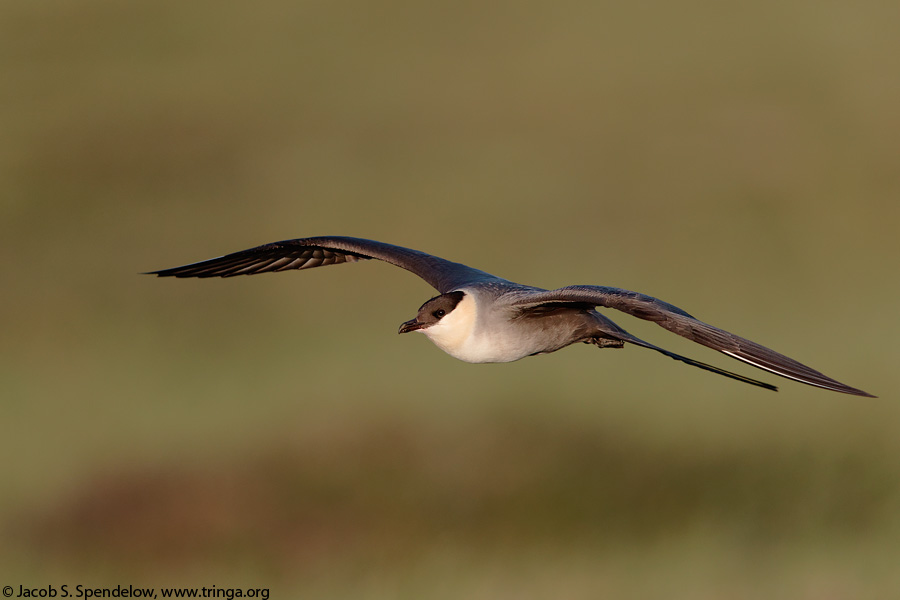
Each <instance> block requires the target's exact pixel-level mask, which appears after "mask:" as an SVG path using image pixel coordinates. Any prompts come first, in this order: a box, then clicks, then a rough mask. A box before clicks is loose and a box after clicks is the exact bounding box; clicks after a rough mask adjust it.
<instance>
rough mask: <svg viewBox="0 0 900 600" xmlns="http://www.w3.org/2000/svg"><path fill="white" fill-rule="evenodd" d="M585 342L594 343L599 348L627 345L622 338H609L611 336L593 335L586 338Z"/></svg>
mask: <svg viewBox="0 0 900 600" xmlns="http://www.w3.org/2000/svg"><path fill="white" fill-rule="evenodd" d="M584 343H585V344H594V345H595V346H597V347H599V348H621V347H622V346H624V345H625V342H623V341H622V340H620V339H616V338H609V337H596V336H595V337H592V338H588V339H586V340H584Z"/></svg>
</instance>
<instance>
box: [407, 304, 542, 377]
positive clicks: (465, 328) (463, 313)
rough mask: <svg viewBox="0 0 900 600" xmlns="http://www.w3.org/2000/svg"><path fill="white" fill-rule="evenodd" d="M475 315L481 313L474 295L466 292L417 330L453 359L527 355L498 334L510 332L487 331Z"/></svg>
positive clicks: (471, 360) (498, 359) (499, 359)
mask: <svg viewBox="0 0 900 600" xmlns="http://www.w3.org/2000/svg"><path fill="white" fill-rule="evenodd" d="M479 316H481V317H484V316H485V315H479V311H478V303H477V301H476V300H475V297H474V296H473V295H472V294H471V293H468V292H466V295H465V296H463V299H462V300H461V301H460V302H459V304H457V305H456V308H454V309H453V310H452V311H451V312H450V313H449V314H448V315H447V316H445V317H444V318H443V319H441V320H440V321H438V322H437V323H435V324H434V325H432V326H431V327H428V328H426V329H420V330H419V331H421V332H422V333H424V334H425V335H427V336H428V339H430V340H431V341H432V342H434V344H435V345H436V346H437V347H438V348H440V349H441V350H443V351H444V352H446V353H447V354H449V355H450V356H452V357H453V358H457V359H459V360H462V361H465V362H469V363H496V362H510V361H514V360H519V359H520V358H524V357H525V356H527V355H528V354H530V352H527V351H526V352H523V351H522V349H520V348H518V347H517V346H516V344H515V343H514V342H515V340H513V339H506V338H507V337H508V336H504V335H502V334H503V333H509V332H510V331H507V330H506V329H505V328H501V331H496V330H495V331H487V330H486V328H485V327H484V326H483V324H482V326H481V327H479V324H480V322H479Z"/></svg>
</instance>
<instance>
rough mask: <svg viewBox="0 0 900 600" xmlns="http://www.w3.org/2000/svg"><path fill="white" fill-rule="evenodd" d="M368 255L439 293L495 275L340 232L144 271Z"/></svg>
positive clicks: (197, 272)
mask: <svg viewBox="0 0 900 600" xmlns="http://www.w3.org/2000/svg"><path fill="white" fill-rule="evenodd" d="M372 258H374V259H377V260H383V261H384V262H387V263H390V264H392V265H395V266H398V267H400V268H402V269H406V270H407V271H410V272H412V273H414V274H416V275H418V276H419V277H421V278H422V279H424V280H425V281H426V282H427V283H428V284H429V285H431V286H432V287H434V288H435V289H436V290H437V291H439V292H440V293H442V294H445V293H447V292H451V291H453V290H455V289H458V288H460V287H464V286H466V285H469V284H472V283H475V282H479V281H487V280H498V279H499V278H497V277H495V276H493V275H490V274H488V273H485V272H484V271H479V270H478V269H473V268H471V267H467V266H466V265H463V264H460V263H455V262H450V261H449V260H444V259H443V258H439V257H437V256H432V255H431V254H426V253H425V252H420V251H418V250H413V249H411V248H403V247H402V246H394V245H392V244H385V243H384V242H376V241H373V240H364V239H360V238H352V237H343V236H326V237H311V238H301V239H296V240H284V241H281V242H273V243H271V244H264V245H262V246H257V247H255V248H250V249H248V250H241V251H240V252H234V253H232V254H226V255H225V256H220V257H218V258H211V259H209V260H204V261H201V262H196V263H191V264H189V265H184V266H181V267H175V268H172V269H162V270H160V271H150V272H149V273H147V274H148V275H158V276H159V277H234V276H235V275H255V274H256V273H270V272H275V271H289V270H292V269H312V268H314V267H322V266H326V265H336V264H341V263H345V262H356V261H359V260H368V259H372Z"/></svg>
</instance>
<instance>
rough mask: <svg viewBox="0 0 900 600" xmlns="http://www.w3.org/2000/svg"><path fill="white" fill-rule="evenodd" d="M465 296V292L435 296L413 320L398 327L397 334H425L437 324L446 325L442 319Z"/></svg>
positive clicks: (422, 307)
mask: <svg viewBox="0 0 900 600" xmlns="http://www.w3.org/2000/svg"><path fill="white" fill-rule="evenodd" d="M465 295H466V294H465V292H461V291H456V292H449V293H447V294H441V295H440V296H435V297H434V298H432V299H431V300H429V301H428V302H426V303H425V304H423V305H422V306H421V307H420V308H419V312H418V314H417V315H416V316H415V318H414V319H410V320H409V321H406V322H405V323H403V324H402V325H400V331H398V332H397V333H409V332H410V331H421V332H422V333H427V330H428V329H429V328H431V327H434V326H436V325H438V324H439V323H446V321H444V319H446V318H447V316H448V315H450V314H451V313H452V312H453V311H454V310H455V309H456V307H457V306H459V303H460V302H461V301H462V299H463V298H464V297H465ZM429 337H430V336H429Z"/></svg>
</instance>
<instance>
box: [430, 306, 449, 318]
mask: <svg viewBox="0 0 900 600" xmlns="http://www.w3.org/2000/svg"><path fill="white" fill-rule="evenodd" d="M431 314H433V315H434V316H435V317H436V318H438V319H440V318H441V317H443V316H444V315H446V314H447V311H445V310H444V309H443V308H439V309H437V310H436V311H434V312H433V313H431Z"/></svg>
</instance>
